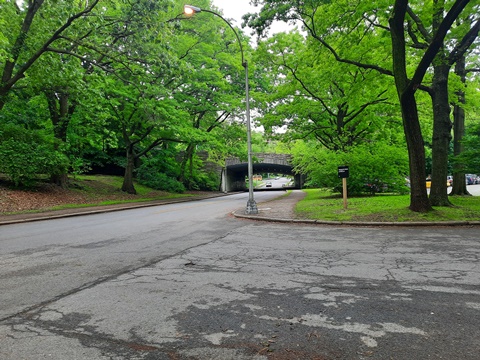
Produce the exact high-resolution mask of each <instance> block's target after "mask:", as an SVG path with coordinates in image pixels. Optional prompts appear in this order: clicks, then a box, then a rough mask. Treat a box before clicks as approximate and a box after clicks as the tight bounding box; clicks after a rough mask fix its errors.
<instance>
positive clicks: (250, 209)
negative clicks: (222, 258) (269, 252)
mask: <svg viewBox="0 0 480 360" xmlns="http://www.w3.org/2000/svg"><path fill="white" fill-rule="evenodd" d="M201 11H203V12H208V13H210V14H213V15H216V16H218V17H219V18H220V19H222V20H223V21H225V22H226V23H227V25H228V26H229V27H230V29H232V30H233V33H234V34H235V36H236V37H237V40H238V44H239V45H240V52H241V53H242V66H243V67H244V68H245V104H246V121H247V150H248V201H247V208H246V209H245V214H258V208H257V203H256V202H255V199H254V198H253V162H252V126H251V124H250V94H249V89H248V62H247V60H245V56H244V53H243V46H242V42H241V41H240V37H239V36H238V33H237V31H236V30H235V29H234V28H233V26H232V25H231V24H230V23H229V22H228V21H227V20H226V19H225V18H223V16H221V15H220V14H217V13H216V12H214V11H211V10H205V9H200V8H199V7H196V6H192V5H185V6H184V7H183V13H184V14H185V15H187V16H192V15H194V14H196V13H199V12H201Z"/></svg>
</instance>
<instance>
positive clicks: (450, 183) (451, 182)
mask: <svg viewBox="0 0 480 360" xmlns="http://www.w3.org/2000/svg"><path fill="white" fill-rule="evenodd" d="M452 185H453V176H452V175H448V176H447V186H452Z"/></svg>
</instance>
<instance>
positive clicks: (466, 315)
mask: <svg viewBox="0 0 480 360" xmlns="http://www.w3.org/2000/svg"><path fill="white" fill-rule="evenodd" d="M255 195H256V198H257V201H259V202H261V201H262V199H267V198H271V197H275V196H278V193H272V192H264V193H256V194H255ZM247 196H248V195H247V194H239V195H233V196H227V197H223V198H216V199H210V200H204V201H200V202H192V203H183V204H174V205H167V206H160V207H153V208H145V209H137V210H129V211H122V212H115V213H109V214H101V215H91V216H87V217H76V218H70V219H60V220H51V221H44V222H36V223H29V224H20V225H8V226H3V227H1V228H0V288H1V289H2V291H1V293H0V314H1V315H0V359H2V360H3V359H5V360H10V359H11V360H14V359H15V360H17V359H27V360H30V359H32V360H33V359H58V360H60V359H62V360H64V359H89V360H90V359H189V360H190V359H235V360H237V359H240V360H242V359H255V360H258V359H478V358H479V356H478V354H480V340H479V338H480V336H479V335H480V330H479V327H478V324H479V321H480V265H479V263H480V261H479V259H480V240H479V236H478V228H465V227H460V228H448V227H438V228H431V227H429V228H425V229H423V228H418V227H415V228H408V227H405V228H368V227H365V228H361V227H360V228H359V227H355V228H349V227H327V226H306V225H293V224H273V223H262V222H253V221H248V220H238V219H235V218H232V217H231V216H229V215H228V214H229V212H231V211H232V210H235V209H239V208H242V207H244V206H245V204H246V199H247Z"/></svg>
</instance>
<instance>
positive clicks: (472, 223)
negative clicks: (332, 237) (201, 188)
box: [232, 211, 480, 227]
mask: <svg viewBox="0 0 480 360" xmlns="http://www.w3.org/2000/svg"><path fill="white" fill-rule="evenodd" d="M232 215H233V216H235V217H236V218H240V219H248V220H256V221H268V222H279V223H291V224H308V225H333V226H375V227H383V226H385V227H388V226H397V227H399V226H406V227H417V226H480V221H436V222H420V221H416V222H355V221H328V220H306V219H280V218H277V219H276V218H269V217H266V216H258V215H246V214H240V213H238V211H234V212H232Z"/></svg>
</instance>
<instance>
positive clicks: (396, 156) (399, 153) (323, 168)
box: [293, 142, 408, 195]
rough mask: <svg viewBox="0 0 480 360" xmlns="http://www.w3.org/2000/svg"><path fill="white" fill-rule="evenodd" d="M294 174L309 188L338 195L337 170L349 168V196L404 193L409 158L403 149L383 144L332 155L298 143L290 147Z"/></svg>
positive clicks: (318, 148) (310, 145)
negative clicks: (301, 174) (328, 190)
mask: <svg viewBox="0 0 480 360" xmlns="http://www.w3.org/2000/svg"><path fill="white" fill-rule="evenodd" d="M293 163H294V164H295V169H296V171H297V172H300V173H303V174H307V176H308V182H307V184H306V185H307V186H309V187H321V188H330V189H332V190H335V191H338V192H340V191H341V189H342V181H341V179H339V178H338V167H339V166H344V165H346V166H349V170H350V171H349V172H350V177H349V178H348V180H347V188H348V193H349V194H351V195H357V194H361V193H376V192H382V191H387V190H388V192H399V193H403V192H406V191H407V189H406V186H405V177H406V175H407V174H408V158H407V154H406V150H405V149H401V148H399V147H397V146H392V145H389V144H386V143H382V142H377V143H375V144H364V145H359V146H356V147H353V148H350V149H348V151H344V152H334V151H331V150H327V149H324V148H320V147H318V146H316V145H313V144H311V143H304V142H297V143H296V145H295V146H294V147H293Z"/></svg>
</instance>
